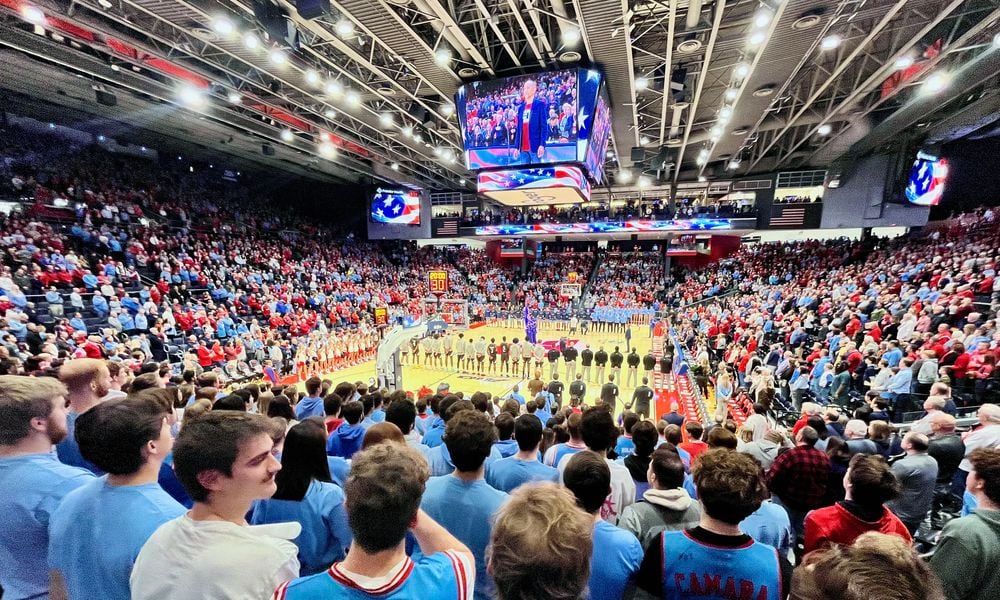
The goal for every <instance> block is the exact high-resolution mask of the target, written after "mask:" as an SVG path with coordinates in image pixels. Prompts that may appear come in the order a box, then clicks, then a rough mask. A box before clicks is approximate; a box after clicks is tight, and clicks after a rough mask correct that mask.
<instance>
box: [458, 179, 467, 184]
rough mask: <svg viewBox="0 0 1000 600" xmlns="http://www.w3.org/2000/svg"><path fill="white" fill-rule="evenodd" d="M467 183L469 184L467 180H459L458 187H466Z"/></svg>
mask: <svg viewBox="0 0 1000 600" xmlns="http://www.w3.org/2000/svg"><path fill="white" fill-rule="evenodd" d="M466 183H467V182H466V181H465V179H459V180H458V185H465V184H466Z"/></svg>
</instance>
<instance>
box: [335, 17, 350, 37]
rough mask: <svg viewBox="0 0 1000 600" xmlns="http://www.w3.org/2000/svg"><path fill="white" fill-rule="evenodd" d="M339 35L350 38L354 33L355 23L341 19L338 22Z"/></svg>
mask: <svg viewBox="0 0 1000 600" xmlns="http://www.w3.org/2000/svg"><path fill="white" fill-rule="evenodd" d="M336 29H337V35H339V36H340V37H342V38H343V37H348V36H350V35H351V34H353V33H354V23H353V22H352V21H351V20H350V19H340V20H339V21H337V26H336Z"/></svg>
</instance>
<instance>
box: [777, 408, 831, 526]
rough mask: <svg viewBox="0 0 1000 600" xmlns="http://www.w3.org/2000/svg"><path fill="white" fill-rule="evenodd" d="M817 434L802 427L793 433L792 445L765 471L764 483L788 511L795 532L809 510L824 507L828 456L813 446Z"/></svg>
mask: <svg viewBox="0 0 1000 600" xmlns="http://www.w3.org/2000/svg"><path fill="white" fill-rule="evenodd" d="M817 441H819V434H818V433H817V432H816V430H815V429H813V428H812V427H803V428H802V430H801V431H799V433H798V434H797V435H796V436H795V447H794V448H792V449H791V450H789V451H787V452H785V453H783V454H780V455H778V458H777V459H775V461H774V464H772V465H771V470H770V471H768V472H767V486H768V488H770V490H771V494H772V496H773V497H774V500H775V501H776V502H777V503H780V504H781V505H782V506H784V507H785V510H787V511H788V518H789V520H790V521H791V523H792V528H793V529H794V530H795V533H796V535H801V534H802V522H803V520H804V519H805V516H806V514H807V513H808V512H809V511H810V510H814V509H817V508H820V507H821V506H823V498H824V496H825V495H826V485H827V482H828V480H829V478H830V468H831V467H830V457H829V456H827V455H826V453H825V452H821V451H820V450H817V449H816V448H815V446H816V442H817Z"/></svg>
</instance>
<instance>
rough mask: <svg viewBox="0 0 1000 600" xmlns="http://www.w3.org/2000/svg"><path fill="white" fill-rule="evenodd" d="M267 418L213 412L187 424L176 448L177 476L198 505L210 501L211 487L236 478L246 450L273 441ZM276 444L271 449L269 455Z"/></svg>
mask: <svg viewBox="0 0 1000 600" xmlns="http://www.w3.org/2000/svg"><path fill="white" fill-rule="evenodd" d="M272 428H273V427H272V425H271V423H270V422H269V420H268V419H267V417H264V416H261V415H255V414H251V413H245V412H233V411H215V410H213V411H211V412H208V413H206V414H204V415H201V416H200V417H198V418H197V419H191V420H189V421H185V423H184V427H182V428H181V432H180V434H179V435H178V436H177V442H176V443H175V444H174V472H175V473H176V474H177V479H179V480H180V482H181V485H183V486H184V490H185V491H186V492H187V493H188V496H190V497H191V499H192V500H194V501H195V502H205V501H206V500H208V495H209V489H208V487H207V486H208V485H211V483H212V482H213V481H214V480H216V479H217V478H219V477H224V478H229V477H232V475H233V465H234V463H235V462H236V459H237V457H238V456H239V455H240V453H241V451H242V450H243V448H244V446H245V445H247V444H248V443H250V442H251V441H253V440H254V438H257V437H259V436H262V435H263V436H266V437H267V439H268V441H269V442H270V440H271V431H272ZM271 447H273V442H271V445H270V446H268V452H270V449H271Z"/></svg>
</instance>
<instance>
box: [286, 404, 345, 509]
mask: <svg viewBox="0 0 1000 600" xmlns="http://www.w3.org/2000/svg"><path fill="white" fill-rule="evenodd" d="M313 480H316V481H326V482H330V481H332V479H331V477H330V464H329V463H328V462H327V460H326V427H325V426H324V425H323V423H322V421H320V420H318V419H306V420H305V421H302V422H301V423H298V424H296V425H295V426H294V427H292V428H291V429H289V430H288V433H286V434H285V445H284V448H283V449H282V451H281V470H280V471H278V474H277V475H276V476H275V483H276V484H277V486H278V490H277V491H276V492H274V496H273V498H274V499H275V500H296V501H298V500H302V499H303V498H304V497H305V495H306V491H308V490H309V485H310V484H311V483H312V482H313Z"/></svg>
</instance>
